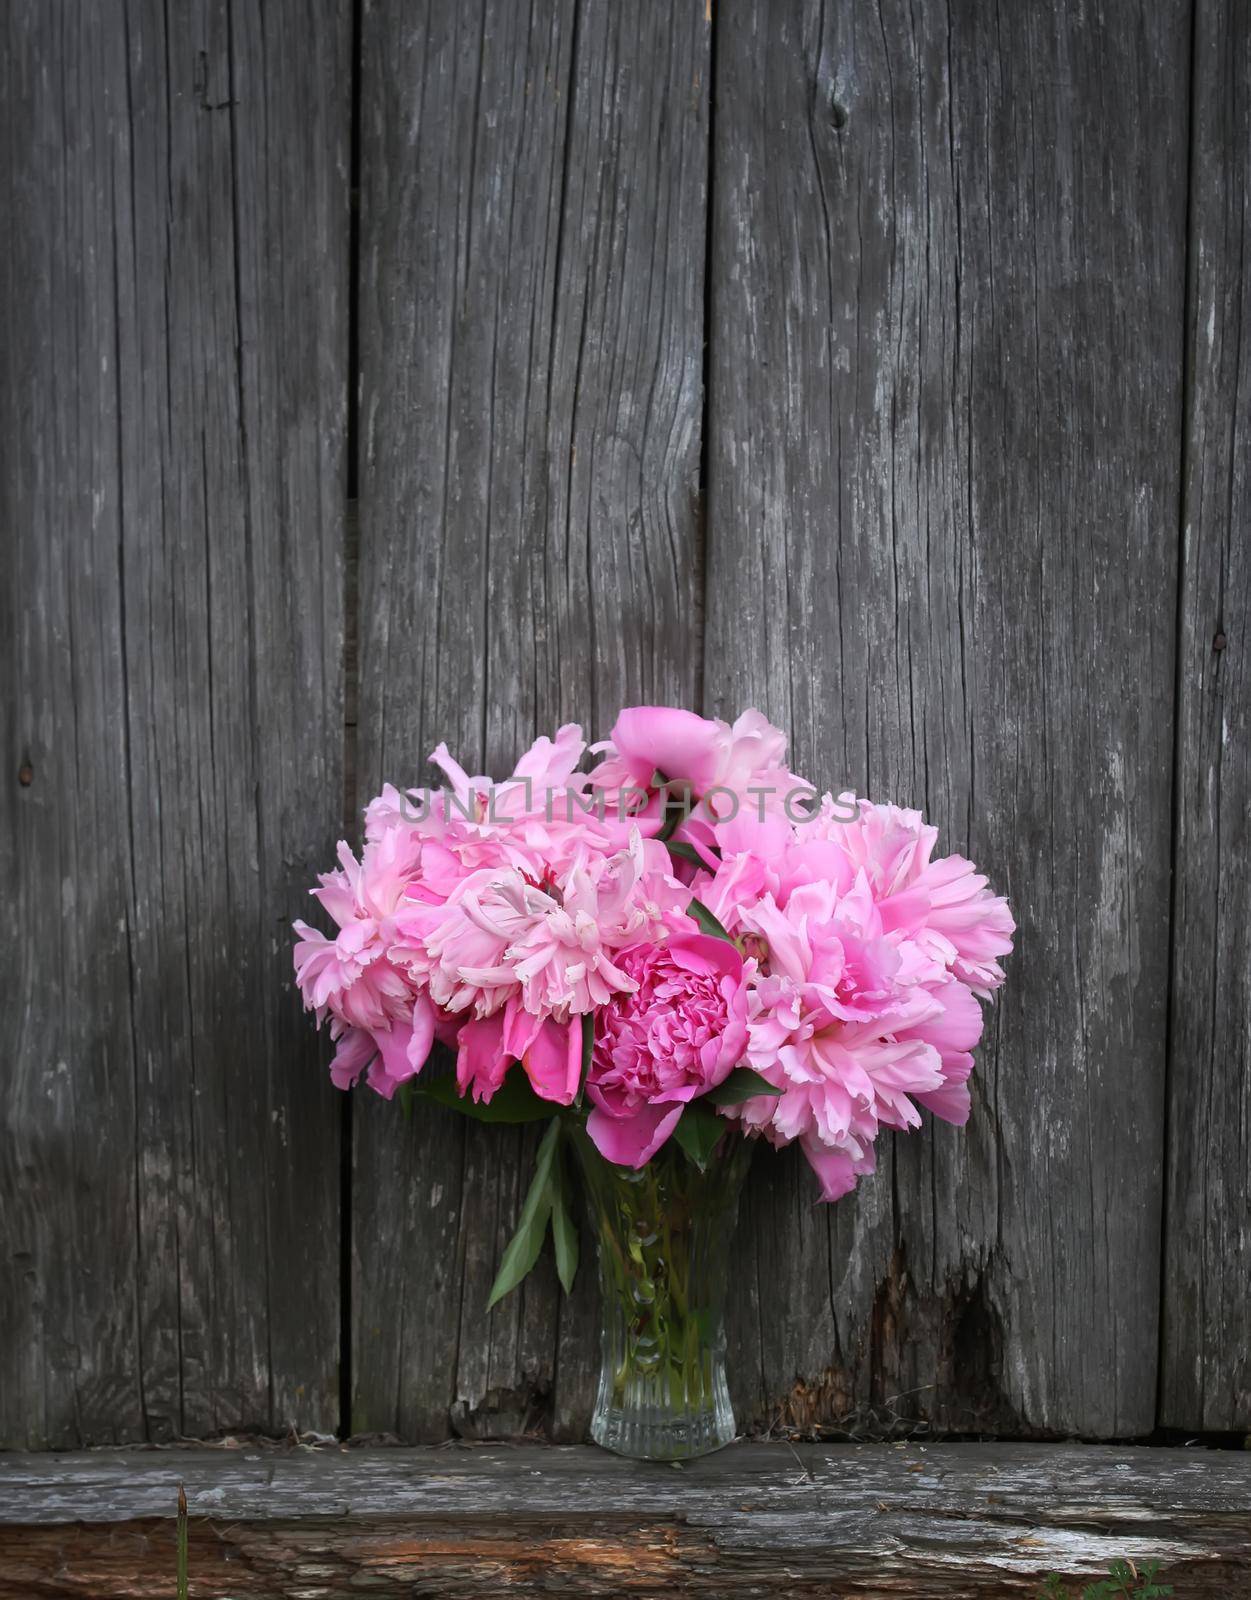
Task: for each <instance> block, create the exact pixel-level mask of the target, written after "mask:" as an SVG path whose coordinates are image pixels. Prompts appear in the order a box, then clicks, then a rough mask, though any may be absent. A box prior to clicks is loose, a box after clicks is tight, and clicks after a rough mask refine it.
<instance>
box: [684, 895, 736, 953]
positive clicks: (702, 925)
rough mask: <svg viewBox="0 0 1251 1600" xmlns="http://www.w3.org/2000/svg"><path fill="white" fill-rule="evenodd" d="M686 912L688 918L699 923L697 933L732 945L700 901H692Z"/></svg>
mask: <svg viewBox="0 0 1251 1600" xmlns="http://www.w3.org/2000/svg"><path fill="white" fill-rule="evenodd" d="M686 912H687V915H688V916H691V917H694V918H695V921H696V922H698V923H699V931H700V932H701V933H710V934H711V935H712V936H713V938H714V939H724V940H725V942H726V944H733V943H734V940H733V939H731V938H730V936H729V934H728V933H727V932H726V931H725V929H724V928H723V927H722V926H721V924H720V923H719V922H718V921H717V919H716V917H714V916H713V914H712V912H711V911H709V909H708V907H707V906H706V905H703V904H702V903H701V902H700V901H698V900H695V899H692V900H691V903H690V904H689V905H688V906H687V908H686Z"/></svg>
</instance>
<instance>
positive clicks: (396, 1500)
mask: <svg viewBox="0 0 1251 1600" xmlns="http://www.w3.org/2000/svg"><path fill="white" fill-rule="evenodd" d="M179 1483H184V1484H185V1485H186V1488H187V1496H188V1501H189V1504H190V1508H191V1512H192V1519H193V1520H192V1524H191V1541H190V1573H191V1577H192V1589H193V1593H196V1594H198V1595H201V1596H205V1597H208V1596H214V1595H221V1596H226V1595H230V1596H240V1597H242V1596H249V1595H257V1596H261V1595H265V1596H281V1595H291V1596H296V1595H299V1596H300V1597H301V1600H338V1597H339V1596H345V1597H346V1596H347V1595H350V1594H357V1593H360V1592H362V1589H365V1590H367V1591H368V1592H369V1593H371V1594H378V1595H380V1596H401V1595H402V1596H405V1597H413V1596H427V1595H429V1596H436V1595H438V1596H442V1595H466V1596H476V1595H480V1594H482V1593H483V1592H484V1591H485V1590H486V1589H487V1588H490V1589H492V1590H494V1589H497V1588H504V1589H507V1591H508V1592H509V1593H516V1594H545V1593H551V1592H553V1591H557V1590H559V1591H561V1592H569V1593H576V1594H580V1595H619V1594H630V1595H639V1596H645V1595H647V1596H660V1595H664V1594H668V1593H682V1594H688V1593H689V1594H708V1595H716V1596H725V1597H729V1596H737V1595H743V1596H746V1595H759V1594H761V1593H765V1592H776V1590H777V1587H778V1584H779V1583H782V1584H784V1585H785V1592H786V1593H787V1594H788V1595H792V1594H793V1595H797V1596H813V1597H816V1596H829V1595H831V1594H839V1595H857V1594H866V1595H869V1594H871V1595H901V1596H957V1595H958V1596H998V1595H1012V1594H1020V1595H1029V1596H1031V1597H1032V1596H1034V1595H1036V1594H1037V1592H1038V1589H1039V1586H1040V1583H1041V1580H1042V1578H1043V1576H1045V1574H1047V1573H1048V1572H1053V1571H1054V1572H1060V1573H1062V1574H1063V1575H1065V1576H1066V1577H1069V1578H1072V1579H1075V1580H1076V1579H1082V1578H1085V1579H1089V1578H1091V1577H1093V1576H1095V1575H1097V1574H1098V1573H1100V1572H1103V1573H1106V1571H1107V1568H1108V1565H1109V1563H1110V1562H1111V1561H1113V1560H1115V1559H1118V1558H1119V1559H1128V1560H1132V1561H1134V1562H1135V1563H1137V1564H1139V1565H1141V1564H1142V1563H1143V1562H1144V1561H1149V1560H1158V1561H1160V1563H1161V1565H1162V1568H1163V1571H1164V1575H1165V1576H1166V1577H1167V1578H1168V1579H1169V1581H1171V1582H1173V1584H1174V1586H1175V1589H1176V1592H1177V1593H1178V1594H1186V1595H1195V1596H1199V1595H1212V1596H1216V1595H1220V1596H1227V1595H1230V1594H1233V1593H1238V1592H1241V1589H1242V1587H1243V1586H1244V1585H1246V1584H1247V1583H1251V1458H1249V1457H1247V1456H1245V1455H1239V1454H1234V1453H1224V1454H1213V1453H1210V1452H1200V1451H1194V1452H1191V1451H1185V1452H1182V1451H1147V1450H1132V1449H1130V1450H1124V1449H1121V1450H1116V1449H1100V1448H1089V1447H1081V1446H1077V1447H1064V1448H1046V1447H1029V1446H1024V1447H1023V1446H1011V1445H1008V1446H994V1445H949V1446H937V1447H932V1448H930V1449H925V1448H921V1447H916V1446H906V1447H904V1446H861V1447H841V1448H832V1449H826V1448H812V1447H800V1448H799V1449H789V1448H785V1447H782V1446H736V1447H733V1448H732V1449H730V1450H729V1451H725V1452H723V1453H722V1454H721V1455H718V1456H714V1457H711V1458H708V1459H706V1460H703V1461H699V1462H693V1463H689V1464H688V1465H687V1466H686V1467H685V1468H684V1469H683V1470H682V1471H681V1472H680V1473H678V1472H675V1471H674V1470H673V1469H672V1468H669V1467H666V1466H650V1467H649V1466H644V1465H639V1464H637V1463H631V1462H626V1461H621V1460H618V1459H617V1458H615V1457H611V1456H608V1455H605V1454H603V1453H600V1452H597V1451H594V1450H585V1449H548V1450H544V1449H542V1448H536V1447H523V1448H519V1449H496V1450H482V1449H475V1450H464V1449H461V1450H442V1451H438V1452H432V1451H429V1450H416V1451H404V1450H397V1451H377V1452H364V1453H358V1452H321V1451H316V1452H312V1451H299V1452H296V1453H293V1454H286V1453H279V1454H272V1453H271V1454H267V1455H256V1456H254V1457H252V1459H249V1453H248V1452H247V1451H244V1452H243V1453H242V1459H240V1456H239V1453H237V1452H225V1451H222V1452H207V1451H200V1452H191V1451H173V1452H161V1453H159V1454H157V1455H136V1454H125V1455H120V1454H114V1455H103V1456H98V1457H76V1458H73V1457H72V1458H68V1459H62V1460H60V1461H49V1460H48V1459H47V1458H42V1459H40V1458H31V1457H25V1458H23V1457H20V1456H19V1457H11V1458H0V1557H2V1558H3V1559H2V1560H0V1597H8V1596H13V1597H15V1600H16V1597H17V1596H19V1595H21V1596H23V1597H25V1596H26V1595H27V1594H30V1593H32V1592H34V1593H38V1594H41V1595H45V1596H50V1597H60V1596H70V1595H79V1594H84V1593H90V1594H92V1595H93V1596H95V1597H97V1600H114V1597H117V1600H120V1597H123V1596H125V1597H130V1596H135V1595H139V1594H165V1593H169V1594H170V1595H172V1594H173V1581H172V1574H173V1571H174V1561H173V1554H174V1523H173V1521H172V1520H171V1517H172V1512H173V1509H174V1507H175V1505H176V1500H177V1488H178V1484H179Z"/></svg>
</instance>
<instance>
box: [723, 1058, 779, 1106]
mask: <svg viewBox="0 0 1251 1600" xmlns="http://www.w3.org/2000/svg"><path fill="white" fill-rule="evenodd" d="M781 1093H782V1091H781V1090H780V1089H778V1088H776V1087H775V1086H774V1085H773V1084H771V1083H770V1082H769V1080H768V1079H767V1078H762V1077H761V1076H760V1074H759V1073H758V1072H753V1071H752V1069H751V1068H750V1067H735V1069H734V1071H733V1072H731V1073H730V1075H729V1077H728V1078H726V1079H725V1080H724V1081H723V1082H721V1083H719V1084H718V1085H717V1087H716V1088H715V1089H710V1090H709V1091H708V1098H709V1100H711V1101H712V1103H713V1104H714V1105H718V1106H741V1105H742V1103H743V1101H744V1100H754V1099H755V1098H756V1096H757V1095H758V1094H771V1095H780V1094H781Z"/></svg>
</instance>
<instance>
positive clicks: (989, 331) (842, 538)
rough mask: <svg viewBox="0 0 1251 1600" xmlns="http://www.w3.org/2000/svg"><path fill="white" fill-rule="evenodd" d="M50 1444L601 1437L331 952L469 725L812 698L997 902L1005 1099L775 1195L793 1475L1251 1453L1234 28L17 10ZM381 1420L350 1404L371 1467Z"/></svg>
mask: <svg viewBox="0 0 1251 1600" xmlns="http://www.w3.org/2000/svg"><path fill="white" fill-rule="evenodd" d="M0 39H2V40H3V44H2V47H0V72H2V74H3V79H2V83H3V92H2V93H0V128H2V137H3V151H4V156H3V159H2V160H0V218H3V227H4V232H5V236H6V237H5V240H4V246H3V249H2V250H0V309H2V313H3V323H2V331H0V380H2V381H0V527H2V529H3V534H4V538H5V556H6V559H5V562H4V572H5V581H4V584H3V587H2V588H0V596H2V599H0V606H2V610H0V617H2V619H3V650H4V657H3V659H4V663H5V665H4V694H3V707H4V724H3V728H4V750H5V752H6V768H5V773H4V778H3V783H2V784H0V797H2V798H0V823H2V825H0V883H3V884H4V885H5V886H6V895H5V902H4V903H5V904H6V905H7V907H8V910H9V914H8V918H7V926H8V930H9V937H8V948H9V951H10V966H9V973H8V976H7V980H6V981H5V982H4V983H3V984H2V985H0V1037H3V1040H4V1046H5V1048H4V1051H3V1054H0V1442H4V1443H8V1444H14V1445H49V1446H65V1445H71V1444H76V1443H79V1442H88V1443H94V1442H101V1441H110V1440H129V1439H139V1438H144V1437H148V1438H152V1439H168V1438H170V1437H171V1436H174V1435H180V1434H192V1435H198V1434H204V1433H208V1432H212V1431H213V1430H218V1429H239V1428H248V1427H260V1428H266V1429H278V1430H281V1429H285V1428H286V1427H287V1426H288V1425H290V1424H292V1423H294V1424H295V1425H296V1426H298V1427H299V1428H301V1429H317V1430H331V1429H334V1428H335V1427H336V1426H337V1425H339V1424H340V1423H342V1424H343V1425H345V1426H351V1427H353V1428H355V1429H358V1430H375V1431H389V1432H396V1433H399V1434H401V1435H402V1436H404V1437H406V1438H439V1437H442V1436H445V1435H446V1434H447V1433H448V1432H449V1431H454V1432H458V1433H463V1434H469V1435H475V1434H476V1435H481V1434H485V1433H492V1432H500V1431H503V1432H509V1431H515V1430H517V1429H520V1428H522V1427H525V1426H528V1425H533V1424H536V1423H537V1424H541V1425H543V1426H545V1427H546V1429H547V1430H548V1432H549V1433H550V1434H552V1435H553V1436H556V1437H561V1438H570V1437H577V1436H580V1435H581V1434H582V1432H583V1431H584V1427H585V1423H586V1419H587V1414H588V1409H589V1403H590V1398H591V1380H592V1375H593V1370H594V1363H595V1355H594V1336H595V1328H596V1308H595V1298H594V1292H593V1286H592V1285H591V1283H590V1282H589V1276H590V1275H589V1274H584V1275H583V1281H582V1282H581V1283H580V1284H579V1286H578V1288H577V1290H576V1292H575V1294H574V1295H573V1297H572V1299H571V1300H569V1301H568V1302H565V1303H563V1304H562V1303H561V1302H560V1301H559V1299H558V1296H557V1291H556V1285H555V1277H554V1272H553V1271H552V1270H551V1268H550V1265H549V1264H546V1263H545V1264H544V1265H543V1266H542V1267H541V1269H540V1271H539V1272H538V1274H537V1276H536V1277H535V1279H533V1280H532V1281H531V1282H529V1283H528V1284H527V1285H526V1287H525V1288H524V1290H523V1292H521V1293H519V1294H517V1295H514V1296H512V1297H510V1298H509V1299H508V1300H507V1301H505V1302H504V1303H503V1304H501V1305H500V1306H499V1307H497V1308H496V1310H495V1311H494V1312H493V1313H491V1314H490V1315H487V1314H486V1313H485V1311H484V1309H483V1308H484V1305H485V1301H486V1296H487V1290H488V1286H489V1282H490V1278H491V1276H492V1273H493V1270H494V1267H495V1264H496V1261H497V1259H498V1255H499V1251H500V1249H501V1247H502V1245H503V1243H504V1240H505V1239H506V1237H507V1236H508V1234H509V1232H510V1229H511V1225H512V1223H513V1221H514V1218H515V1215H516V1212H517V1208H518V1204H519V1200H520V1195H521V1192H522V1187H523V1185H524V1183H525V1181H526V1177H527V1165H528V1161H529V1159H530V1156H531V1154H532V1147H533V1139H532V1136H531V1135H530V1134H529V1133H527V1132H521V1133H517V1132H505V1133H503V1134H501V1133H500V1132H499V1131H497V1130H486V1131H484V1130H482V1129H479V1128H477V1127H471V1126H466V1125H465V1124H464V1123H463V1122H461V1121H460V1120H458V1119H456V1118H454V1117H453V1116H451V1115H443V1114H440V1113H438V1112H437V1111H432V1112H429V1113H423V1114H422V1115H420V1116H415V1117H414V1118H413V1119H412V1121H411V1122H410V1123H408V1124H405V1123H404V1121H403V1120H402V1119H401V1118H400V1117H399V1116H398V1114H397V1113H396V1112H395V1110H394V1108H390V1107H387V1106H385V1105H383V1104H382V1103H380V1102H378V1101H376V1100H374V1099H373V1098H372V1097H369V1096H368V1095H365V1096H360V1097H358V1098H357V1099H355V1100H354V1101H353V1102H352V1103H351V1104H350V1105H349V1103H348V1102H347V1101H346V1100H345V1099H344V1098H343V1097H340V1096H338V1095H336V1093H335V1092H334V1091H333V1090H332V1089H331V1087H330V1085H329V1083H328V1081H327V1077H326V1072H325V1044H324V1040H320V1039H318V1038H317V1037H316V1036H315V1035H314V1033H313V1031H312V1029H311V1028H310V1027H309V1026H308V1025H307V1022H306V1021H305V1019H304V1018H303V1017H302V1015H301V1014H300V1011H299V1006H298V1001H297V998H296V996H295V995H294V993H293V990H292V986H291V982H290V955H289V933H288V928H289V923H290V921H291V919H292V917H293V916H295V915H298V914H301V913H303V912H305V911H306V910H307V902H306V900H305V890H306V888H307V886H308V884H309V883H310V881H311V880H312V876H313V874H314V872H315V871H316V870H318V869H319V868H320V867H322V866H324V865H326V864H328V863H329V861H330V859H331V857H332V854H333V849H334V843H335V840H336V838H338V837H339V836H340V835H341V834H343V833H344V832H345V831H346V833H347V834H348V835H349V836H352V837H354V836H356V834H357V820H356V818H357V812H358V807H359V805H360V803H361V802H362V801H363V800H364V799H365V798H367V797H368V795H369V794H371V793H373V792H374V791H375V790H376V788H377V787H378V785H379V784H380V783H381V782H382V780H383V779H384V777H385V778H390V779H392V780H395V781H405V782H411V781H416V780H418V779H419V778H422V777H423V776H424V774H425V770H426V769H425V768H424V758H425V756H426V754H427V753H428V752H429V750H430V749H431V747H432V746H433V745H434V744H435V743H436V742H437V741H438V740H439V739H440V738H446V739H447V740H448V742H449V744H450V745H451V746H452V748H453V749H454V750H457V751H458V752H459V753H461V754H462V755H464V756H465V757H466V758H467V760H468V761H469V763H470V765H478V764H479V763H482V764H484V767H485V770H496V771H502V770H506V769H507V766H508V763H509V760H510V757H511V756H512V754H513V753H514V752H515V750H516V749H517V748H518V746H519V745H520V744H521V743H522V742H523V741H526V740H528V739H529V738H530V737H531V736H532V734H533V733H534V732H535V731H536V730H539V729H548V728H551V727H552V726H553V725H555V724H556V723H558V722H560V721H562V720H569V719H579V720H582V721H584V722H585V723H586V724H588V725H589V726H592V727H594V728H596V729H603V728H605V727H606V726H607V724H608V723H609V721H610V720H611V718H612V715H613V713H614V711H615V709H616V707H617V706H618V705H619V704H621V703H623V702H635V701H668V702H674V703H684V704H692V705H697V706H699V705H702V706H703V708H704V709H705V710H707V711H708V712H709V713H716V714H730V713H734V712H736V711H737V710H739V709H740V708H742V707H744V706H747V705H756V706H759V707H760V708H761V709H762V710H764V711H765V712H766V713H768V714H769V715H770V716H771V717H772V718H773V719H774V720H775V721H777V722H779V723H781V724H782V725H783V726H785V727H786V728H787V729H788V730H789V731H790V732H791V734H792V737H793V742H794V751H795V757H796V761H797V764H798V766H799V768H800V769H801V770H803V771H807V772H810V773H812V774H813V775H814V776H817V777H819V778H821V779H823V780H825V781H827V782H828V783H830V784H833V785H849V786H854V787H856V788H858V789H860V790H861V791H865V792H868V793H870V794H872V795H873V796H875V797H878V798H892V799H895V800H897V801H899V802H901V803H907V804H915V805H919V806H922V807H923V808H924V809H925V810H926V811H927V813H928V814H929V815H930V816H931V818H932V819H933V820H934V821H936V822H937V823H938V824H939V826H940V827H941V829H942V831H943V838H944V841H945V844H946V845H947V847H949V848H952V849H958V850H961V851H967V852H968V853H969V854H971V855H972V856H973V857H974V859H975V860H977V861H978V862H979V863H980V864H982V865H983V866H984V867H985V869H986V870H987V871H989V872H990V874H991V875H992V877H993V879H994V881H995V882H996V884H997V885H1000V886H1002V887H1003V888H1004V890H1005V891H1006V892H1007V893H1009V894H1010V896H1011V898H1012V902H1013V905H1014V908H1015V910H1016V912H1017V915H1018V918H1019V921H1020V924H1021V931H1020V938H1019V947H1018V951H1017V953H1016V955H1015V956H1014V957H1013V958H1012V961H1011V964H1010V970H1009V983H1008V986H1007V989H1006V990H1005V992H1004V994H1003V996H1002V999H1001V1002H1000V1004H999V1005H998V1006H997V1008H996V1009H995V1011H994V1014H993V1018H992V1021H991V1024H990V1027H989V1029H988V1034H987V1039H986V1042H985V1044H984V1046H983V1048H982V1050H981V1053H980V1060H979V1069H978V1073H977V1089H976V1093H975V1099H974V1114H973V1118H972V1121H971V1124H970V1126H969V1128H968V1129H967V1131H965V1132H964V1133H957V1132H954V1131H953V1130H950V1129H947V1128H938V1129H934V1130H930V1131H927V1132H926V1133H925V1134H924V1135H923V1136H918V1137H914V1138H911V1139H908V1140H906V1141H900V1142H899V1143H898V1144H897V1145H896V1146H894V1147H893V1148H892V1147H890V1146H888V1147H887V1148H886V1149H885V1150H884V1151H883V1155H882V1160H881V1165H880V1169H879V1172H878V1174H877V1176H876V1178H875V1179H873V1180H872V1181H869V1182H866V1183H865V1184H864V1185H863V1186H862V1187H861V1189H860V1190H859V1192H858V1193H857V1194H856V1195H855V1196H854V1197H852V1198H850V1199H848V1200H845V1201H843V1202H841V1203H840V1204H839V1205H837V1206H836V1207H834V1208H832V1209H823V1208H820V1207H818V1206H815V1205H814V1204H813V1191H812V1188H811V1185H810V1183H809V1181H808V1178H807V1176H806V1174H805V1172H804V1171H803V1170H801V1163H799V1162H797V1161H794V1160H790V1159H787V1157H785V1156H781V1157H774V1158H766V1157H763V1156H762V1157H761V1158H760V1159H759V1160H758V1161H757V1164H756V1167H755V1170H754V1173H753V1177H752V1180H751V1184H750V1188H749V1194H748V1197H747V1202H746V1208H745V1215H744V1219H743V1224H742V1227H741V1231H740V1236H739V1246H738V1270H737V1271H736V1274H735V1304H734V1308H733V1328H732V1344H733V1350H732V1361H733V1371H734V1374H735V1380H736V1384H737V1396H736V1399H737V1404H738V1407H739V1410H740V1415H741V1417H742V1418H743V1419H744V1420H745V1421H750V1422H752V1423H753V1424H754V1425H756V1426H766V1425H770V1424H774V1425H790V1426H794V1427H801V1428H807V1427H813V1426H840V1427H842V1428H844V1429H846V1430H847V1431H850V1432H852V1433H854V1434H872V1433H880V1432H882V1431H890V1430H892V1429H902V1428H918V1427H919V1428H924V1427H926V1426H929V1427H933V1428H938V1429H948V1430H957V1431H960V1432H986V1433H1005V1434H1022V1435H1029V1434H1035V1433H1068V1432H1077V1433H1081V1434H1084V1435H1089V1436H1136V1435H1142V1434H1146V1433H1149V1432H1150V1431H1151V1430H1153V1429H1154V1428H1157V1427H1167V1428H1179V1429H1187V1430H1233V1429H1246V1428H1248V1427H1251V1306H1249V1300H1251V1291H1249V1289H1248V1284H1249V1283H1251V1069H1249V1062H1248V1038H1249V1037H1251V935H1249V933H1248V926H1249V923H1251V868H1249V866H1248V861H1249V858H1251V820H1249V812H1251V725H1249V724H1251V682H1249V678H1248V665H1247V662H1248V644H1249V643H1251V630H1249V626H1248V602H1249V600H1251V539H1249V537H1248V521H1249V519H1251V503H1249V500H1251V482H1249V478H1248V471H1249V467H1248V463H1249V460H1251V284H1249V281H1248V278H1247V276H1246V261H1247V256H1248V250H1249V247H1251V214H1249V211H1248V205H1249V194H1248V188H1249V184H1248V176H1249V173H1251V7H1249V6H1248V3H1247V0H1149V3H1148V0H1025V3H1021V4H1013V5H1008V6H1002V5H1001V6H994V5H991V4H988V3H982V0H949V3H947V4H941V3H939V4H929V3H927V4H925V5H921V6H917V5H913V4H909V3H908V0H880V3H877V0H872V3H871V0H843V3H840V4H837V5H834V4H830V5H826V4H823V3H821V0H809V3H805V0H713V3H711V4H709V3H708V0H533V3H522V0H426V3H417V0H363V3H359V4H357V5H355V6H354V5H353V4H352V0H99V3H94V0H5V4H4V5H3V7H2V8H0ZM345 1401H346V1410H347V1412H348V1414H343V1415H341V1407H342V1406H344V1402H345Z"/></svg>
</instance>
